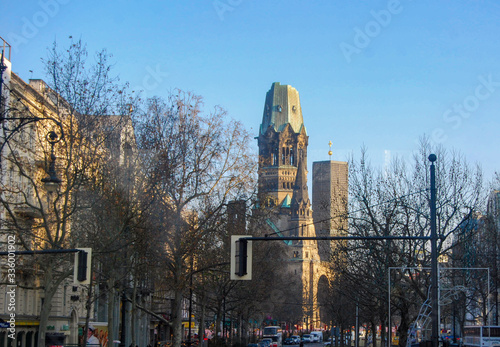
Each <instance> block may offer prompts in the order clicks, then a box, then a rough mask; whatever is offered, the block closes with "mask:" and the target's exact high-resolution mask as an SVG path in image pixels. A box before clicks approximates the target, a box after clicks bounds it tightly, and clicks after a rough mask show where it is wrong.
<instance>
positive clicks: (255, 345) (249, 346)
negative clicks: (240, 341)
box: [247, 343, 259, 347]
mask: <svg viewBox="0 0 500 347" xmlns="http://www.w3.org/2000/svg"><path fill="white" fill-rule="evenodd" d="M247 347H259V345H258V344H256V343H249V344H248V345H247Z"/></svg>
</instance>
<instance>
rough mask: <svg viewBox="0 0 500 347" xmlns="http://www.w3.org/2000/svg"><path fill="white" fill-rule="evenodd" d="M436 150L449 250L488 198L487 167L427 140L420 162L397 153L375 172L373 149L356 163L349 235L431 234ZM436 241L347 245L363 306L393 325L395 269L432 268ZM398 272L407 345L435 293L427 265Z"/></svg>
mask: <svg viewBox="0 0 500 347" xmlns="http://www.w3.org/2000/svg"><path fill="white" fill-rule="evenodd" d="M433 151H435V152H436V154H437V157H438V161H437V188H438V201H437V215H438V228H439V234H440V242H439V254H441V255H448V256H449V255H450V254H451V245H452V242H451V239H452V237H453V235H454V234H455V233H457V231H458V230H459V226H460V224H461V223H462V222H463V220H464V218H468V216H470V215H471V212H472V211H474V210H475V209H476V208H477V207H479V206H480V205H481V203H482V194H481V188H482V175H481V171H480V169H479V168H475V169H472V168H471V166H470V165H469V164H467V162H466V161H465V159H464V158H463V156H461V155H460V154H459V153H456V152H447V151H445V150H444V149H442V148H431V146H430V145H429V144H428V143H427V142H426V141H425V139H424V140H423V141H422V144H421V147H420V149H419V151H418V153H416V154H415V156H414V158H413V162H412V166H409V165H408V163H406V162H405V161H404V160H402V159H400V158H396V159H395V160H393V161H392V163H391V165H390V166H389V167H387V168H385V169H384V170H380V171H378V170H374V169H373V168H372V167H371V166H370V164H369V163H368V157H367V155H366V151H365V150H363V151H362V155H361V159H360V160H359V161H356V160H351V161H350V163H349V168H350V175H349V180H350V200H349V203H350V207H349V223H350V224H349V234H350V235H354V236H363V237H370V236H376V237H385V236H426V235H429V222H430V217H429V202H428V199H429V194H428V187H429V176H428V172H429V170H428V167H429V162H428V160H427V157H428V155H429V154H430V153H432V152H433ZM428 247H429V245H428V244H426V243H425V242H422V241H415V240H380V239H379V240H374V239H372V240H364V241H355V242H349V243H347V244H346V247H345V252H344V253H343V254H342V256H341V257H342V259H344V260H345V262H346V266H345V267H344V268H341V269H339V270H340V271H341V273H342V276H343V278H344V280H345V281H348V282H349V283H350V284H349V285H348V287H347V288H356V290H353V291H352V290H351V292H350V293H351V294H354V295H356V298H355V299H356V300H358V302H359V303H360V305H361V307H365V308H366V311H367V312H372V313H378V315H379V316H378V317H372V318H370V320H372V321H373V320H376V321H377V323H382V324H386V323H387V322H386V321H385V317H387V307H388V303H387V287H388V283H387V272H388V271H389V268H391V267H392V268H398V267H427V266H429V264H430V252H429V248H428ZM392 275H393V276H397V278H394V279H393V281H394V282H393V283H398V288H397V289H393V290H395V292H394V293H393V295H392V296H391V305H392V314H395V315H397V316H399V323H400V324H399V332H400V345H403V344H404V343H406V332H407V330H408V328H409V325H410V322H411V321H412V320H413V319H414V318H415V315H416V313H417V312H418V308H419V307H418V305H419V303H422V302H423V301H425V300H426V298H427V287H428V285H429V278H428V274H427V273H426V272H425V271H420V272H419V271H417V272H413V271H401V272H399V273H396V272H394V273H393V274H392ZM370 294H371V295H370ZM416 298H419V300H416ZM353 299H354V298H353ZM362 310H363V309H362Z"/></svg>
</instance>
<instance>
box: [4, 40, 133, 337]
mask: <svg viewBox="0 0 500 347" xmlns="http://www.w3.org/2000/svg"><path fill="white" fill-rule="evenodd" d="M62 52H63V53H61V51H59V49H58V47H57V45H56V44H54V46H53V48H52V49H51V50H50V51H49V55H48V58H47V60H46V61H45V63H46V68H47V73H48V79H47V83H45V82H43V81H41V80H34V81H31V82H30V85H29V86H28V85H26V84H25V83H24V82H23V81H21V80H20V79H19V78H18V77H17V78H16V80H15V81H13V82H12V81H11V85H10V87H11V90H10V91H9V92H10V100H11V104H10V105H9V108H8V110H7V112H8V114H7V115H6V117H5V121H4V123H3V125H5V124H6V123H9V124H10V125H9V129H16V128H19V127H20V126H21V125H22V129H21V130H20V131H18V132H17V133H16V134H15V135H13V136H11V137H10V138H9V141H7V142H4V143H3V144H2V146H6V147H7V148H4V151H3V153H2V161H3V169H4V172H9V173H10V175H11V176H10V177H11V179H7V180H4V181H3V182H2V194H1V197H0V202H1V204H2V205H3V208H4V210H5V218H4V220H3V223H2V225H3V227H4V229H6V230H5V231H7V232H9V233H14V234H15V235H16V236H17V238H18V240H19V242H20V244H21V246H22V248H23V249H26V250H49V249H50V250H63V249H68V248H75V246H82V245H81V243H80V241H81V240H82V238H83V236H84V235H82V234H81V232H82V231H81V230H77V228H75V220H76V219H75V218H76V216H77V215H78V213H79V211H81V210H82V209H85V208H87V206H84V204H85V203H86V201H84V200H83V201H82V200H80V197H81V196H80V195H79V192H81V191H83V190H85V189H86V188H87V187H88V186H89V185H90V184H91V183H92V182H93V181H94V180H95V176H96V175H97V173H99V172H101V168H102V164H103V161H102V160H101V159H102V158H103V156H105V155H107V154H106V153H107V150H106V148H105V144H104V141H105V138H106V135H105V132H106V131H105V130H103V129H101V130H103V131H102V132H101V135H102V136H101V137H96V136H94V135H95V134H96V129H97V128H98V127H99V117H100V116H103V115H107V114H110V113H115V112H121V111H122V110H124V109H125V105H124V104H125V102H124V101H125V99H124V98H125V93H124V90H125V88H124V87H120V86H118V85H117V84H116V82H117V81H116V79H114V78H113V77H111V74H110V71H111V67H110V64H109V61H108V58H109V56H108V54H107V53H106V52H105V51H102V52H99V53H98V54H97V55H96V61H95V63H94V64H89V63H88V61H87V58H88V57H87V52H86V49H85V47H84V45H83V44H82V43H81V42H79V41H78V42H72V43H71V44H70V47H69V48H68V49H67V50H63V51H62ZM4 134H5V133H4ZM47 172H48V176H47ZM44 183H45V184H44ZM49 186H51V187H50V188H51V189H47V187H49ZM54 186H56V187H54ZM52 188H56V189H52ZM41 257H43V260H42V258H41ZM71 259H72V257H70V256H69V255H67V256H64V255H41V256H39V257H37V258H36V259H35V262H36V263H35V264H36V267H35V269H37V272H36V273H33V276H34V277H32V278H31V280H34V278H35V277H38V278H40V280H41V281H40V285H39V286H38V287H35V288H36V289H38V290H41V291H42V292H43V294H42V295H41V297H43V301H42V307H41V311H40V326H39V335H38V345H40V346H43V345H44V344H45V330H46V327H47V322H48V319H49V315H50V311H51V308H52V301H53V300H52V299H53V297H54V295H55V293H56V292H57V290H58V287H59V285H60V284H61V282H62V281H63V280H64V279H65V278H67V277H68V276H69V275H70V274H71V273H72V261H71ZM27 265H28V268H29V267H32V266H33V265H32V264H27Z"/></svg>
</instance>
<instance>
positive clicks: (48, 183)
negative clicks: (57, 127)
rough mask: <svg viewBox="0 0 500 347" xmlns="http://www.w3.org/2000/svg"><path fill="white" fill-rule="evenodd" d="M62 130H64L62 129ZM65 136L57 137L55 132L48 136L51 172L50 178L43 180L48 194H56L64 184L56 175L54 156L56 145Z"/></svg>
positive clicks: (49, 172)
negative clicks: (60, 185)
mask: <svg viewBox="0 0 500 347" xmlns="http://www.w3.org/2000/svg"><path fill="white" fill-rule="evenodd" d="M61 129H62V128H61ZM62 136H63V134H61V135H60V136H59V135H57V133H56V132H55V131H51V132H49V133H48V134H47V136H46V138H47V142H48V143H50V147H51V148H50V163H49V170H48V172H47V174H48V176H47V177H45V178H42V182H43V183H44V184H45V188H46V189H47V191H48V192H54V191H55V190H56V189H57V187H58V186H59V184H60V183H61V182H62V181H61V179H60V178H59V177H57V173H56V155H55V154H54V145H55V144H56V143H58V142H59V141H61V140H62Z"/></svg>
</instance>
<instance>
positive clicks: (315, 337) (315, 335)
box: [310, 331, 323, 342]
mask: <svg viewBox="0 0 500 347" xmlns="http://www.w3.org/2000/svg"><path fill="white" fill-rule="evenodd" d="M310 335H311V341H312V342H323V332H321V331H311V334H310Z"/></svg>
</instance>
